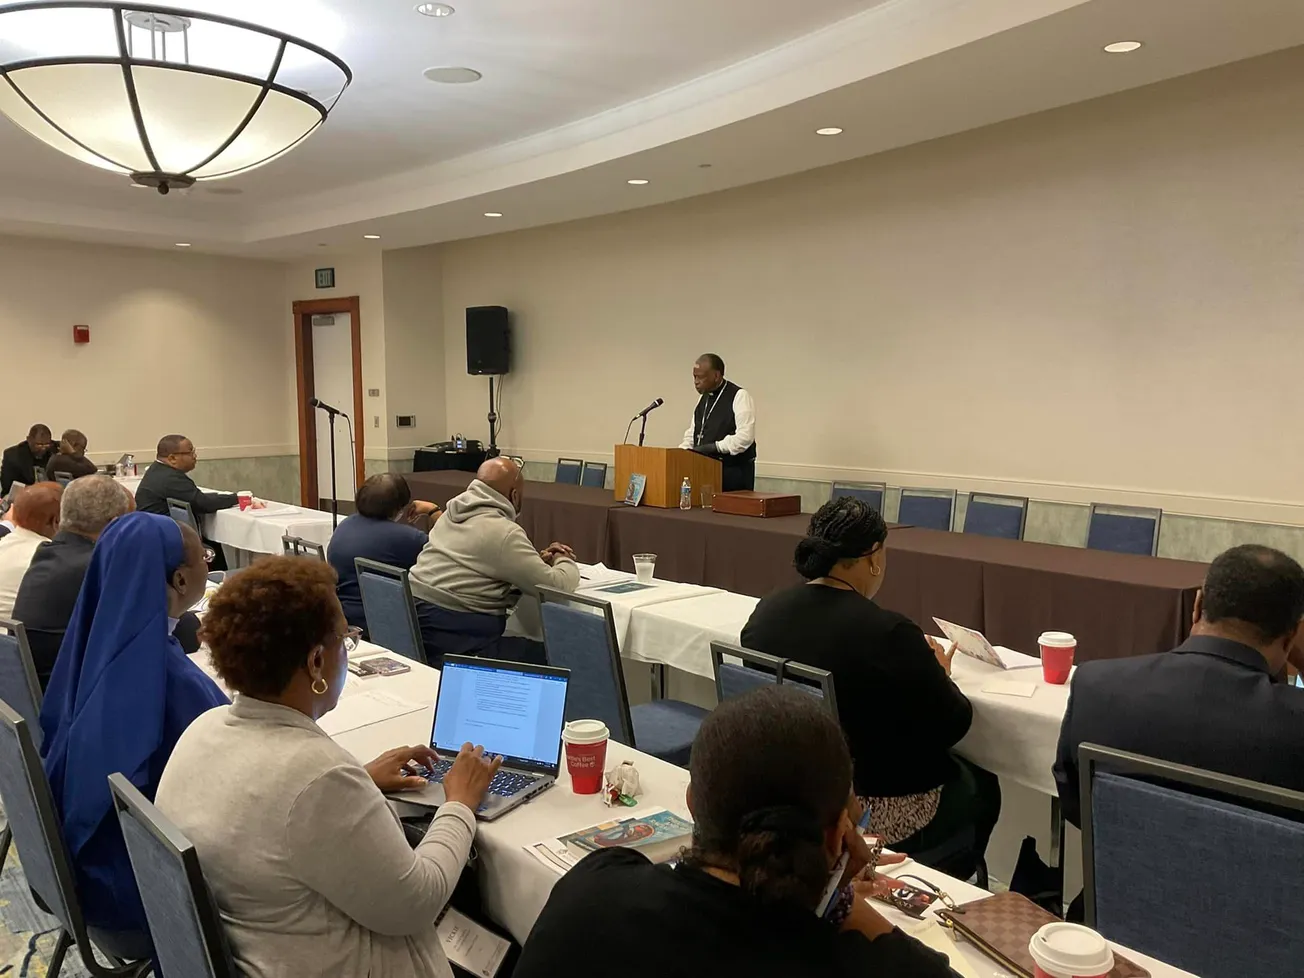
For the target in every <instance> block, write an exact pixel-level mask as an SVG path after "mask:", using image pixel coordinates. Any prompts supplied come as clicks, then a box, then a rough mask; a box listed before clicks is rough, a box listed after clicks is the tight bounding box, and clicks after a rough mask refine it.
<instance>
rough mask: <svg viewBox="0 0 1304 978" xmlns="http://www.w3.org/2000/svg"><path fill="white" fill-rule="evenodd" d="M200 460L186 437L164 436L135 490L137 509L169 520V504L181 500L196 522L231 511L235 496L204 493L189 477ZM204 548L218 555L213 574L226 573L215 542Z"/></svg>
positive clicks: (222, 493)
mask: <svg viewBox="0 0 1304 978" xmlns="http://www.w3.org/2000/svg"><path fill="white" fill-rule="evenodd" d="M197 461H199V456H198V455H196V454H195V446H194V445H193V444H192V443H191V441H190V439H189V438H187V437H186V436H185V435H164V436H163V437H162V438H160V439H159V442H158V454H157V456H156V458H155V459H154V464H153V465H151V466H150V467H149V468H147V469H146V470H145V475H144V476H143V477H142V478H141V480H140V485H138V486H137V487H136V508H137V509H138V510H140V511H141V512H143V513H157V514H158V515H159V516H170V515H171V514H170V513H169V512H168V500H169V499H179V500H181V501H182V502H184V503H189V504H190V511H191V512H192V513H194V514H195V519H196V520H199V519H202V518H203V517H204V516H207V515H208V514H209V513H216V512H218V511H219V510H223V509H230V508H231V507H232V506H235V505H238V504H239V502H240V500H239V498H238V497H237V496H236V494H235V493H233V492H204V491H203V490H202V489H200V488H199V486H197V485H195V481H194V480H193V479H191V478H190V476H189V475H188V474H187V473H188V472H191V471H192V470H193V469H194V467H195V463H196V462H197ZM204 546H206V547H208V548H209V549H211V550H212V551H213V553H214V555H215V557H214V560H213V563H212V564H211V565H210V566H211V567H212V568H213V570H226V562H225V561H224V560H223V559H222V556H221V554H222V550H221V548H220V547H219V546H218V545H217V544H215V543H213V542H212V541H209V540H205V541H204Z"/></svg>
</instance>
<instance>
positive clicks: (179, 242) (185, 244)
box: [177, 241, 190, 248]
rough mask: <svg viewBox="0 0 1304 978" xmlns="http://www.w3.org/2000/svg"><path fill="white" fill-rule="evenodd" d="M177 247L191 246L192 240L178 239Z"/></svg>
mask: <svg viewBox="0 0 1304 978" xmlns="http://www.w3.org/2000/svg"><path fill="white" fill-rule="evenodd" d="M177 247H178V248H189V247H190V242H189V241H178V242H177Z"/></svg>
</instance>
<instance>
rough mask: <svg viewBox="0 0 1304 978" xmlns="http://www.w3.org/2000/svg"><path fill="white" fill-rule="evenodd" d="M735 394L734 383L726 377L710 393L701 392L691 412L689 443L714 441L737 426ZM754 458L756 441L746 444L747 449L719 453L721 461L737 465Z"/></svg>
mask: <svg viewBox="0 0 1304 978" xmlns="http://www.w3.org/2000/svg"><path fill="white" fill-rule="evenodd" d="M737 394H738V385H737V384H735V383H734V382H733V381H731V380H726V381H725V382H724V383H723V384H721V385H720V387H719V388H718V389H717V390H716V391H714V392H713V393H711V394H703V395H702V397H701V399H700V400H699V401H698V402H697V410H695V411H694V412H693V444H694V445H714V444H715V443H716V442H718V441H720V440H721V439H722V438H724V437H726V436H727V435H732V434H734V433H735V432H736V431H737V430H738V422H737V421H735V420H734V397H736V396H737ZM755 458H756V442H752V443H751V445H749V446H748V448H747V451H745V452H742V453H741V454H739V455H723V456H721V458H720V462H721V464H723V465H729V464H731V463H732V464H734V465H739V464H741V463H743V462H751V461H752V460H754V459H755Z"/></svg>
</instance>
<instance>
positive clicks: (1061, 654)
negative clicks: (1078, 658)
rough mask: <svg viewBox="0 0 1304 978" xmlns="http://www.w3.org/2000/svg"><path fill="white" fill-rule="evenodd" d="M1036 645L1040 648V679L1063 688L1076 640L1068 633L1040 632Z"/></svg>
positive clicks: (1070, 665)
mask: <svg viewBox="0 0 1304 978" xmlns="http://www.w3.org/2000/svg"><path fill="white" fill-rule="evenodd" d="M1037 644H1038V645H1039V646H1041V675H1042V678H1044V679H1045V680H1046V682H1048V683H1051V684H1053V685H1055V686H1063V685H1064V684H1065V683H1066V682H1068V681H1069V672H1070V670H1072V668H1073V653H1074V652H1076V651H1077V648H1078V640H1077V639H1076V638H1074V637H1073V636H1072V635H1070V634H1069V633H1068V632H1042V633H1041V638H1039V639H1037Z"/></svg>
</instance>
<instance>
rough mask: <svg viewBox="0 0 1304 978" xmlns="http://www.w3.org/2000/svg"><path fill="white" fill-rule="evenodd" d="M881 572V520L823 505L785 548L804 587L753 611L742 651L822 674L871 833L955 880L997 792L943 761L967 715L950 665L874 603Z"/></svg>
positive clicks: (983, 839) (976, 775)
mask: <svg viewBox="0 0 1304 978" xmlns="http://www.w3.org/2000/svg"><path fill="white" fill-rule="evenodd" d="M887 564H888V560H887V524H886V523H884V522H883V517H882V516H880V515H879V513H878V512H877V511H875V510H874V508H873V507H871V506H869V505H867V504H866V503H864V502H861V501H860V500H858V499H852V498H848V497H844V498H841V499H835V500H833V501H832V502H829V503H826V504H825V505H824V506H822V507H820V510H819V512H817V513H816V514H815V515H814V516H813V517H812V518H811V521H810V529H809V531H808V535H807V537H806V539H804V540H802V541H801V543H799V544H797V553H796V565H797V571H798V573H800V574H801V576H802V577H804V578H806V581H807V583H806V584H798V585H796V586H794V587H791V588H787V589H786V590H783V591H779V592H777V593H775V594H772V595H770V596H769V597H767V598H764V599H762V600H761V602H760V604H758V605H757V606H756V610H755V611H753V612H752V616H751V618H750V619H749V620H748V622H747V625H746V626H745V627H744V628H743V633H742V644H743V645H744V646H745V647H747V648H749V649H755V650H757V651H758V652H766V653H769V654H770V655H775V656H778V657H780V658H783V659H793V660H796V661H797V662H802V663H805V664H807V665H811V666H816V667H818V668H820V669H827V670H829V672H831V673H832V674H833V685H834V688H835V689H836V691H837V698H838V713H839V719H840V720H841V722H842V729H843V730H844V731H845V732H846V735H847V740H848V742H849V743H850V745H851V755H852V757H853V758H855V760H856V778H855V781H856V792H857V793H858V794H859V795H860V796H861V797H862V798H863V799H864V801H865V803H866V804H867V805H869V806H870V808H871V811H872V821H871V829H872V831H874V832H875V833H876V834H878V835H881V836H883V837H884V838H885V839H886V840H887V842H888V845H889V846H891V847H892V848H893V849H896V850H898V851H900V852H905V853H909V854H911V855H920V854H922V855H927V856H931V859H930V861H931V862H933V863H935V864H936V868H938V869H941V870H944V871H946V872H949V873H951V874H952V875H954V876H959V877H961V878H967V877H968V876H970V875H971V874H972V873H973V871H974V870H975V869H976V868H977V866H978V860H979V859H981V857H982V855H983V852H984V851H985V850H986V848H987V840H988V839H989V838H990V837H991V833H992V829H993V828H994V827H995V825H996V818H997V816H998V815H999V814H1000V807H1001V793H1000V785H999V783H998V782H997V780H996V777H995V775H993V774H991V773H990V772H988V771H984V770H983V769H982V768H979V767H975V766H974V765H972V764H970V763H969V762H967V761H965V760H963V759H962V758H960V757H958V756H957V755H956V754H954V753H953V752H952V751H951V748H952V747H953V746H954V745H955V744H956V743H957V742H958V741H959V740H960V738H962V737H963V736H964V735H965V734H966V733H967V732H968V730H969V724H970V722H971V720H972V719H973V708H972V707H971V706H970V704H969V701H968V700H967V699H966V698H965V695H964V694H963V693H962V692H960V690H959V689H958V688H957V687H956V685H955V683H953V682H952V681H951V678H950V673H951V659H950V655H948V654H947V652H946V650H945V648H944V647H943V646H942V645H941V644H940V643H938V642H937V641H936V640H934V639H930V638H928V637H926V636H925V635H924V633H923V631H921V630H920V628H919V626H918V625H916V624H915V623H914V622H912V621H911V620H910V619H909V618H906V617H905V616H904V615H900V614H897V613H896V612H894V611H888V610H886V609H885V608H880V607H879V606H878V605H877V604H875V603H874V600H873V599H874V595H875V594H877V593H878V590H879V588H880V587H881V586H882V584H883V577H884V575H885V574H886V572H887Z"/></svg>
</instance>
